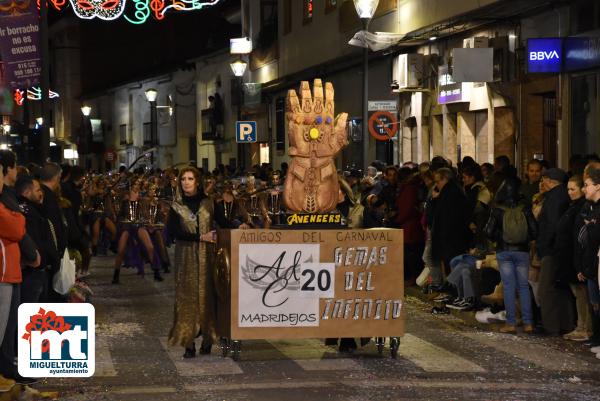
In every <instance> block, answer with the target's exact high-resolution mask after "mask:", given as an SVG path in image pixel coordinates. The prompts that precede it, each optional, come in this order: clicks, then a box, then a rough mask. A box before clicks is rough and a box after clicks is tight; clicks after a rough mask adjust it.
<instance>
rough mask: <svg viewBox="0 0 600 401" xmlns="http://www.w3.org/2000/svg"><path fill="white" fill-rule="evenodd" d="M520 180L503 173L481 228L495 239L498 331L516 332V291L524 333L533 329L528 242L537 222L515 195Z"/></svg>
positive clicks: (533, 237)
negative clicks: (502, 315) (501, 310)
mask: <svg viewBox="0 0 600 401" xmlns="http://www.w3.org/2000/svg"><path fill="white" fill-rule="evenodd" d="M520 184H521V182H520V181H519V179H518V178H516V177H512V176H511V177H507V178H505V179H504V181H503V182H502V184H501V185H500V187H499V189H498V191H497V193H496V197H495V202H496V204H495V207H493V208H492V210H491V213H490V218H489V220H488V222H487V224H486V226H485V228H484V232H485V234H486V235H487V237H488V239H489V240H490V241H492V242H495V243H496V259H497V260H498V267H499V269H500V277H501V278H502V282H503V283H504V306H505V307H506V324H505V325H504V326H503V327H502V328H501V329H500V331H501V332H502V333H510V334H516V332H517V329H516V324H517V317H516V295H517V292H518V294H519V300H520V302H521V314H522V318H523V324H524V327H523V329H524V331H525V333H533V313H532V310H531V296H530V295H529V282H528V278H529V242H530V241H532V240H533V239H535V237H536V236H537V224H536V222H535V218H534V217H533V214H532V213H531V210H530V209H529V208H527V207H525V206H524V204H523V203H522V202H521V199H520V195H519V187H520Z"/></svg>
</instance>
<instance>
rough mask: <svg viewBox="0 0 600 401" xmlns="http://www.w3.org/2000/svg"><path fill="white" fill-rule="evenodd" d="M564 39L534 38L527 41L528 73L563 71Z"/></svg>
mask: <svg viewBox="0 0 600 401" xmlns="http://www.w3.org/2000/svg"><path fill="white" fill-rule="evenodd" d="M562 50H563V45H562V39H560V38H533V39H528V40H527V54H528V57H527V71H528V72H530V73H538V72H541V73H544V72H560V71H561V70H562Z"/></svg>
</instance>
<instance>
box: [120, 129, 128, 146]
mask: <svg viewBox="0 0 600 401" xmlns="http://www.w3.org/2000/svg"><path fill="white" fill-rule="evenodd" d="M119 142H120V143H121V145H126V144H127V124H121V125H119Z"/></svg>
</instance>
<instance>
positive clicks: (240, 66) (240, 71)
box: [230, 59, 248, 169]
mask: <svg viewBox="0 0 600 401" xmlns="http://www.w3.org/2000/svg"><path fill="white" fill-rule="evenodd" d="M230 66H231V71H233V75H235V76H236V77H237V79H238V87H239V94H238V109H237V121H240V120H241V119H242V98H243V97H244V96H243V92H242V85H243V82H244V73H245V72H246V68H247V67H248V63H246V62H245V61H244V60H242V59H238V60H236V61H234V62H233V63H231V64H230ZM237 153H238V161H239V165H240V167H241V168H242V169H243V168H244V167H245V165H246V160H245V159H246V158H245V155H244V145H243V144H242V143H238V145H237Z"/></svg>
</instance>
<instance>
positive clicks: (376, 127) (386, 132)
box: [369, 111, 398, 141]
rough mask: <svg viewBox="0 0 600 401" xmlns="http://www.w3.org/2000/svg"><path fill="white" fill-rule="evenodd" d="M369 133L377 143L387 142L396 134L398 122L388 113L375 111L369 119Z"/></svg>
mask: <svg viewBox="0 0 600 401" xmlns="http://www.w3.org/2000/svg"><path fill="white" fill-rule="evenodd" d="M369 132H370V133H371V136H372V137H373V138H375V139H377V140H378V141H389V140H391V139H392V138H393V137H395V136H396V132H398V120H397V119H396V116H395V115H394V114H393V113H390V112H389V111H377V112H375V113H373V115H372V116H371V117H370V118H369Z"/></svg>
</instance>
